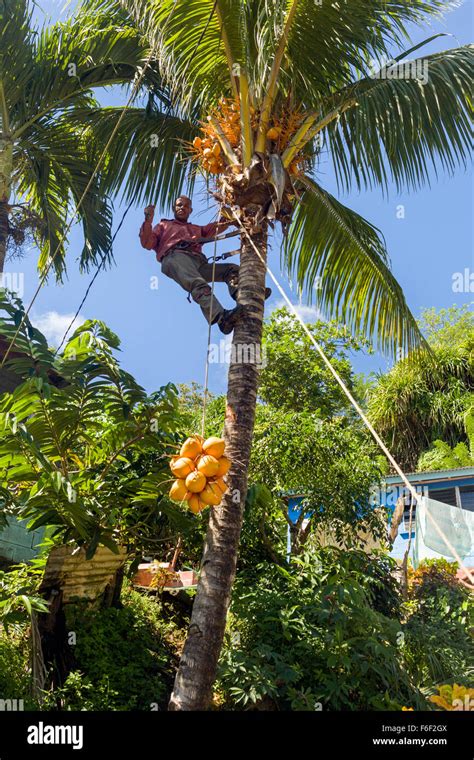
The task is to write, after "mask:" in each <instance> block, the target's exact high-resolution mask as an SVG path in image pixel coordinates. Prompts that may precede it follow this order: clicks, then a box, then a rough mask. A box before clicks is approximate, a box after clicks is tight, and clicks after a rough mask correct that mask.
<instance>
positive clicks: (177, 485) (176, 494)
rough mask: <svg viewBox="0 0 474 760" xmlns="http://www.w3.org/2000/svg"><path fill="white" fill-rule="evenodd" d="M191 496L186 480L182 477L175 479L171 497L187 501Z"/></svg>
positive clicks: (175, 499) (174, 499)
mask: <svg viewBox="0 0 474 760" xmlns="http://www.w3.org/2000/svg"><path fill="white" fill-rule="evenodd" d="M190 496H191V494H190V493H189V491H188V489H187V488H186V483H185V482H184V480H183V479H182V478H178V480H175V481H174V483H173V485H172V486H171V488H170V499H172V500H173V501H186V500H187V499H189V497H190Z"/></svg>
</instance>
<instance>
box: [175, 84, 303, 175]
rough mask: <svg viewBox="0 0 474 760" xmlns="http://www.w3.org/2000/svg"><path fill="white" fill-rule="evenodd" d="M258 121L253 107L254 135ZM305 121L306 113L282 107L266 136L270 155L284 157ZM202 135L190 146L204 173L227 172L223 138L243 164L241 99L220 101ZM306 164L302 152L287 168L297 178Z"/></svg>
mask: <svg viewBox="0 0 474 760" xmlns="http://www.w3.org/2000/svg"><path fill="white" fill-rule="evenodd" d="M259 120H260V111H259V110H258V109H255V108H253V107H252V106H250V126H251V130H252V134H253V135H255V133H256V130H257V128H258V123H259ZM303 121H304V113H303V112H302V111H300V110H298V109H296V110H295V109H293V110H292V109H290V108H283V109H281V110H280V112H279V113H278V114H274V115H273V117H272V119H271V122H270V125H269V129H268V130H267V133H266V137H267V140H268V141H269V142H268V146H267V147H268V149H269V152H271V153H275V152H276V153H279V154H283V152H284V150H285V148H286V147H288V145H289V143H290V140H291V138H292V137H293V136H294V135H295V134H296V132H297V131H298V129H299V128H300V126H301V124H302V122H303ZM201 132H202V137H201V136H200V137H195V138H194V140H193V141H192V143H188V146H189V148H190V150H191V153H192V154H193V157H194V160H195V161H196V162H198V163H199V164H200V165H201V167H202V168H203V169H204V171H205V172H207V173H208V174H222V173H223V172H224V171H225V170H226V167H227V163H226V157H225V155H224V154H223V152H222V148H221V144H220V138H221V137H222V138H224V139H225V140H226V141H227V142H228V144H229V146H230V148H231V149H232V150H233V151H234V154H235V156H236V158H237V159H238V160H239V161H240V162H241V160H242V148H241V135H242V127H241V119H240V99H239V98H238V97H237V98H235V99H233V98H221V99H220V100H219V102H218V104H217V106H216V107H215V108H213V110H212V111H211V113H210V115H209V116H208V119H207V122H202V123H201ZM305 161H306V159H305V156H304V155H303V153H302V152H300V151H299V152H298V153H297V154H296V155H295V156H294V158H293V161H292V162H291V164H290V165H289V167H288V171H289V173H290V174H291V175H297V174H299V173H301V172H303V171H304V167H305ZM234 169H236V171H237V170H242V166H238V165H235V166H234Z"/></svg>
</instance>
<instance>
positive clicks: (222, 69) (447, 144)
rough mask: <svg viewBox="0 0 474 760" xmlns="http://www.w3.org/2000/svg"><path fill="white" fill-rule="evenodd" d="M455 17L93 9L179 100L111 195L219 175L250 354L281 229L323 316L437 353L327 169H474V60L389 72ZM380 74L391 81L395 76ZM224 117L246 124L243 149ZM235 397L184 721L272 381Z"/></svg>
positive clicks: (201, 679)
mask: <svg viewBox="0 0 474 760" xmlns="http://www.w3.org/2000/svg"><path fill="white" fill-rule="evenodd" d="M448 5H449V4H448V3H446V2H443V1H442V0H414V1H413V0H397V2H390V0H389V2H387V1H386V0H351V2H350V3H344V2H342V3H333V2H323V3H321V4H318V3H315V2H314V0H272V1H271V2H268V0H160V1H159V2H158V0H156V1H155V0H122V1H121V2H120V3H119V2H116V1H115V0H112V1H110V0H106V2H102V1H101V0H92V2H90V3H88V4H87V7H88V9H89V10H90V11H91V12H94V11H96V12H97V13H99V14H109V13H110V14H115V17H116V18H117V19H120V24H122V25H123V24H124V23H127V21H126V20H124V13H127V14H128V23H131V24H132V26H133V28H134V29H138V30H139V31H141V33H142V35H143V37H144V38H145V39H146V40H148V43H149V44H150V45H152V46H153V47H154V49H155V50H156V67H157V69H156V70H157V73H158V74H159V75H160V77H161V78H162V79H163V81H164V83H165V84H166V85H167V87H168V89H169V95H170V102H171V107H170V108H167V109H163V102H162V100H161V99H160V98H158V99H156V97H155V93H154V92H153V87H150V88H149V92H150V99H149V102H148V107H147V108H146V109H142V110H140V109H137V110H135V111H131V112H129V113H128V114H127V117H126V119H124V122H123V129H122V130H121V135H120V136H119V137H118V139H117V140H116V141H115V143H114V146H113V151H112V156H111V166H112V167H113V171H111V172H110V174H109V176H108V177H107V182H108V188H109V189H110V190H111V191H116V190H117V189H118V187H119V186H120V185H121V183H123V182H124V181H125V196H126V197H127V198H131V199H135V200H137V201H142V200H145V199H146V200H147V201H150V200H152V199H154V197H155V193H156V195H157V196H158V200H159V201H161V202H162V203H163V202H165V203H166V204H169V203H170V202H171V200H172V198H173V196H174V195H175V193H176V190H177V180H178V179H179V178H180V176H182V172H183V171H184V168H185V167H186V165H187V166H189V168H190V169H191V172H190V177H191V182H192V177H193V172H194V170H196V169H197V170H198V171H199V170H202V169H203V168H205V167H206V166H207V167H208V169H210V170H211V171H212V172H214V174H215V187H213V188H212V189H213V190H215V197H216V198H217V199H218V200H219V201H220V202H222V203H225V204H227V205H231V206H233V207H234V209H235V208H236V207H237V206H238V207H239V211H238V213H239V215H240V221H241V223H242V225H243V226H244V228H245V230H246V235H243V236H242V246H241V258H240V281H239V301H240V302H241V303H242V304H244V305H245V306H246V307H247V317H246V318H245V320H243V321H242V322H241V323H239V324H238V326H237V327H236V329H235V331H234V336H233V348H234V349H235V350H234V351H233V357H238V356H239V346H241V345H242V344H245V345H249V344H257V345H258V346H259V345H260V341H261V335H262V321H263V314H264V291H265V262H266V254H267V242H268V233H269V228H271V227H273V226H274V225H275V224H276V222H277V221H280V222H281V223H282V225H283V227H284V230H285V232H287V236H286V242H285V248H284V261H285V263H286V266H287V267H288V269H289V271H290V272H291V273H294V274H295V275H296V280H297V283H298V285H299V287H300V288H301V289H302V290H304V289H306V291H307V293H308V294H311V293H312V292H313V286H314V284H315V283H316V282H318V283H319V286H318V290H317V299H318V305H319V306H320V307H321V308H322V309H324V310H325V311H326V312H327V313H330V314H331V315H332V316H333V317H336V318H338V319H340V320H343V321H345V323H346V324H348V325H349V326H350V327H351V328H352V329H359V330H363V331H365V332H366V334H367V335H369V336H370V337H372V338H373V339H374V340H376V341H377V343H378V345H379V347H381V348H382V349H385V350H390V349H391V350H394V349H395V348H397V347H400V346H403V347H404V349H405V350H410V349H412V348H413V347H414V346H416V345H417V344H418V345H419V344H420V343H421V342H422V339H421V336H420V333H419V330H418V328H417V325H416V323H415V321H414V319H413V317H412V315H411V313H410V311H409V309H408V307H407V304H406V302H405V299H404V296H403V292H402V289H401V287H400V285H399V284H398V283H397V282H396V280H395V279H394V277H393V275H392V273H391V271H390V266H389V261H388V256H387V252H386V249H385V245H384V241H383V239H382V237H381V235H380V233H379V231H378V230H377V229H376V228H375V227H374V226H373V225H372V224H371V223H370V222H368V221H366V220H365V219H363V218H362V217H360V216H359V215H358V214H356V213H354V212H353V211H352V210H351V209H349V208H347V207H346V206H344V205H343V204H342V203H340V201H338V200H337V199H336V198H335V197H333V196H332V195H331V194H330V193H328V192H327V191H326V190H325V189H324V188H323V187H322V186H321V185H320V184H319V181H318V167H319V162H320V159H321V154H322V147H324V151H326V152H329V154H330V156H331V158H332V161H333V164H334V168H335V172H336V175H337V178H338V181H339V184H340V186H341V187H342V188H343V189H350V188H352V187H356V188H358V189H361V188H365V187H371V186H372V185H378V186H381V187H383V188H384V187H386V186H387V185H388V183H389V182H391V181H394V182H395V184H396V186H397V187H398V188H399V189H402V188H406V187H419V186H421V185H422V184H423V182H424V181H425V180H426V177H427V174H428V170H429V168H430V166H431V167H433V168H434V167H436V166H437V165H438V164H441V165H443V166H444V167H445V168H446V169H447V170H448V171H452V170H453V169H454V167H455V166H456V164H458V163H464V162H465V161H466V156H467V152H468V134H469V129H468V127H469V115H468V107H469V103H470V101H469V92H470V78H471V73H472V50H471V49H470V48H459V49H455V50H448V51H446V52H444V53H436V54H433V55H430V56H428V57H427V58H425V59H424V62H425V65H426V64H427V65H428V71H429V76H428V78H427V81H426V83H424V84H421V82H420V81H419V80H418V79H416V78H413V77H411V78H410V77H409V76H408V77H406V76H400V73H399V72H400V69H399V65H398V59H397V60H395V61H394V62H393V63H392V64H389V65H385V67H384V64H385V61H386V59H390V57H391V54H392V49H393V48H397V49H399V50H400V49H402V47H403V43H405V44H406V42H407V37H408V35H407V32H406V25H407V23H409V22H422V21H423V20H425V19H428V18H430V17H431V16H432V15H433V14H435V13H437V12H438V11H440V10H443V9H446V8H447V7H448ZM111 17H112V16H111ZM431 39H433V38H431ZM429 41H430V40H428V41H427V42H429ZM417 47H420V46H417ZM417 47H416V48H412V50H409V51H407V52H406V53H404V54H403V53H402V54H401V55H400V59H399V60H400V61H401V60H402V59H403V58H404V56H406V55H409V54H410V55H411V53H413V52H414V51H415V50H416V49H417ZM374 60H379V61H380V66H381V67H382V71H381V73H380V74H379V75H378V76H374ZM394 72H395V73H394ZM222 97H224V98H225V100H224V101H222ZM232 109H233V110H234V113H237V114H238V116H237V118H236V119H235V118H234V117H233V116H232V117H231V114H230V111H232ZM119 114H120V109H113V108H112V109H105V110H104V111H102V112H100V113H99V112H97V113H96V114H91V113H89V119H90V124H91V125H93V129H94V134H95V135H96V137H97V139H99V141H102V142H104V141H105V140H106V139H107V137H108V135H109V134H110V132H111V130H112V128H113V126H114V124H115V123H116V120H117V118H118V117H119ZM225 114H227V116H228V118H229V119H233V125H234V131H233V134H230V132H229V130H227V124H226V120H225V118H224V117H225ZM208 117H210V120H209V119H208ZM202 123H204V125H205V128H206V131H207V133H208V134H209V133H212V135H213V139H214V141H215V142H216V143H218V144H219V148H218V149H217V153H220V156H219V160H218V164H219V166H218V167H216V165H215V164H213V165H210V164H209V160H210V159H208V160H207V164H206V161H205V160H204V161H202V160H201V158H203V156H202V155H201V148H200V147H199V142H196V144H195V145H196V147H195V148H194V153H193V151H192V150H190V149H188V150H186V145H185V144H183V142H182V141H183V139H184V140H191V139H192V138H193V137H196V136H199V135H201V136H203V132H202V129H201V127H202ZM289 124H291V129H290V127H289V126H288V125H289ZM273 129H276V130H277V131H276V132H275V131H270V130H273ZM278 130H279V131H278ZM151 136H154V137H155V140H154V141H153V140H150V137H151ZM236 136H237V137H236ZM125 137H126V138H127V139H125ZM188 148H189V146H188ZM118 166H120V167H121V168H120V171H118V172H117V171H116V169H117V167H118ZM204 174H206V172H204ZM180 190H181V188H180ZM254 246H255V247H256V248H257V250H258V252H259V255H258V256H257V254H256V252H255V248H254ZM228 383H229V385H228V394H227V411H226V419H225V438H226V446H227V452H228V453H229V456H230V458H231V459H232V461H233V466H232V469H231V471H230V475H229V485H230V491H229V493H228V495H227V496H226V497H225V499H224V501H223V504H222V506H221V507H220V508H218V509H213V510H211V514H210V518H209V526H208V532H207V539H206V543H205V547H204V555H203V562H202V569H201V578H200V582H199V586H198V590H197V595H196V598H195V600H194V606H193V614H192V620H191V625H190V628H189V634H188V638H187V641H186V644H185V647H184V651H183V655H182V659H181V663H180V667H179V670H178V673H177V677H176V682H175V687H174V691H173V695H172V698H171V702H170V709H175V710H194V709H202V708H205V707H206V706H207V705H208V704H209V701H210V699H211V694H212V684H213V680H214V678H215V673H216V668H217V662H218V657H219V653H220V649H221V645H222V640H223V635H224V629H225V623H226V614H227V609H228V605H229V600H230V593H231V588H232V583H233V579H234V575H235V570H236V563H237V552H238V544H239V536H240V530H241V524H242V514H243V505H244V503H245V496H246V491H247V468H248V462H249V456H250V448H251V443H252V433H253V426H254V416H255V405H256V399H257V388H258V369H257V367H256V366H255V365H254V364H253V365H252V364H241V363H238V361H237V360H233V361H232V363H231V365H230V369H229V380H228Z"/></svg>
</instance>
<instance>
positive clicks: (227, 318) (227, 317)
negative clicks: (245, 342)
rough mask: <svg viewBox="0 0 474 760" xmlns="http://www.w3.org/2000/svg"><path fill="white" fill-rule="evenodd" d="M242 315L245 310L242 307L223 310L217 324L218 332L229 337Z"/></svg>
mask: <svg viewBox="0 0 474 760" xmlns="http://www.w3.org/2000/svg"><path fill="white" fill-rule="evenodd" d="M244 313H245V308H244V307H243V306H242V305H240V306H236V307H235V309H225V311H224V312H223V314H222V316H221V318H220V319H219V321H218V323H217V324H218V325H219V330H220V331H221V332H222V333H224V335H229V334H230V333H231V332H232V331H233V329H234V327H235V325H236V324H237V322H238V321H239V319H240V318H241V317H242V316H243V314H244Z"/></svg>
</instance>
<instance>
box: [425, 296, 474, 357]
mask: <svg viewBox="0 0 474 760" xmlns="http://www.w3.org/2000/svg"><path fill="white" fill-rule="evenodd" d="M471 306H472V304H460V305H459V304H458V305H455V306H451V307H449V308H447V309H435V308H434V306H432V307H431V308H429V309H423V311H422V313H421V317H420V320H419V324H420V329H421V330H422V332H423V334H424V335H425V337H426V339H427V341H428V342H429V343H430V345H431V346H433V347H438V346H448V345H450V344H451V345H452V344H455V345H458V344H462V343H463V342H464V341H465V340H466V338H468V336H469V335H472V331H473V330H474V312H473V311H472V308H471Z"/></svg>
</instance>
